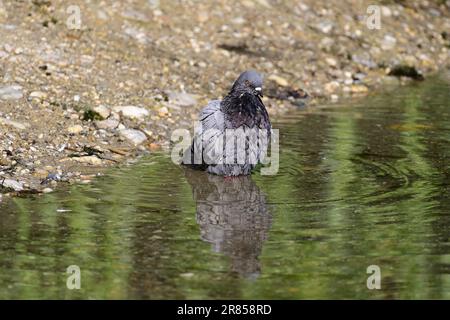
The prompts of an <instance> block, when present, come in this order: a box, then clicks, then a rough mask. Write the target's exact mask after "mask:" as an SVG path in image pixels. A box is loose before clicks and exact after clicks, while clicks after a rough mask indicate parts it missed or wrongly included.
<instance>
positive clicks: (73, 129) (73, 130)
mask: <svg viewBox="0 0 450 320" xmlns="http://www.w3.org/2000/svg"><path fill="white" fill-rule="evenodd" d="M67 131H68V132H69V133H70V134H79V133H80V132H82V131H83V127H82V126H80V125H75V126H71V127H69V128H67Z"/></svg>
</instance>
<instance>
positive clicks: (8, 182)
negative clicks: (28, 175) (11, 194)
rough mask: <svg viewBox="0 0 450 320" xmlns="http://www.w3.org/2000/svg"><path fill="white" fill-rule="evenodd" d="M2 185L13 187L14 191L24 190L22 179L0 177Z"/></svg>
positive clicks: (8, 187)
mask: <svg viewBox="0 0 450 320" xmlns="http://www.w3.org/2000/svg"><path fill="white" fill-rule="evenodd" d="M0 182H1V184H0V186H2V187H4V188H7V189H12V190H14V191H22V190H23V188H24V187H23V182H20V181H16V180H12V179H5V180H3V179H0Z"/></svg>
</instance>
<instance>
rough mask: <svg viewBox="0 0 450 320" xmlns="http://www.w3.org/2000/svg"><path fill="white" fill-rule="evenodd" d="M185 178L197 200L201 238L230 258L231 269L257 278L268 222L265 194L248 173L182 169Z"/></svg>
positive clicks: (270, 218)
mask: <svg viewBox="0 0 450 320" xmlns="http://www.w3.org/2000/svg"><path fill="white" fill-rule="evenodd" d="M186 178H187V180H188V182H189V184H190V185H191V187H192V190H193V196H194V200H195V201H196V203H197V223H198V224H199V226H200V233H201V238H202V239H203V240H204V241H207V242H209V243H211V244H212V247H213V250H214V251H216V252H221V253H223V254H224V255H226V256H228V257H230V260H231V265H232V267H231V268H232V271H234V272H237V273H238V274H240V275H241V276H243V277H245V278H257V277H258V276H259V274H260V272H261V264H260V262H259V255H260V254H261V251H262V247H263V244H264V241H265V240H266V239H267V235H268V232H269V229H270V226H271V223H272V216H271V214H270V212H269V210H268V208H267V203H266V198H265V195H264V194H263V193H262V192H261V190H260V189H259V188H258V186H257V185H256V184H255V183H254V182H253V180H252V179H251V177H249V176H239V177H233V178H224V177H221V176H214V175H209V174H205V173H203V172H198V171H194V170H190V169H186Z"/></svg>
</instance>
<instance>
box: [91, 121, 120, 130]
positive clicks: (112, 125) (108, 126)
mask: <svg viewBox="0 0 450 320" xmlns="http://www.w3.org/2000/svg"><path fill="white" fill-rule="evenodd" d="M119 124H120V122H119V120H116V119H106V120H102V121H95V126H96V127H97V129H103V130H113V129H116V128H117V127H118V126H119Z"/></svg>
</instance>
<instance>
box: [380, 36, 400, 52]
mask: <svg viewBox="0 0 450 320" xmlns="http://www.w3.org/2000/svg"><path fill="white" fill-rule="evenodd" d="M396 44H397V39H395V38H394V37H393V36H391V35H388V34H387V35H385V36H384V38H383V40H382V41H381V49H382V50H384V51H387V50H392V49H394V48H395V45H396Z"/></svg>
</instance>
